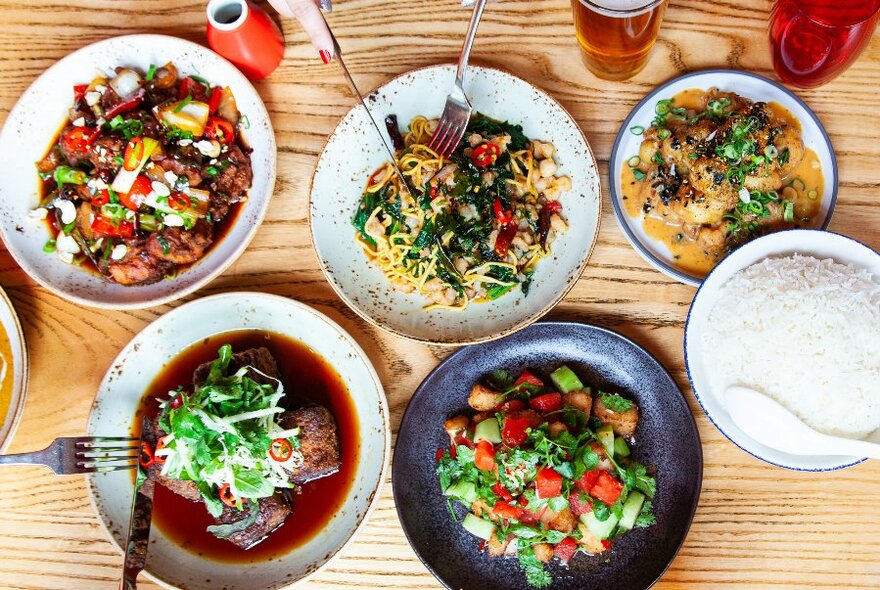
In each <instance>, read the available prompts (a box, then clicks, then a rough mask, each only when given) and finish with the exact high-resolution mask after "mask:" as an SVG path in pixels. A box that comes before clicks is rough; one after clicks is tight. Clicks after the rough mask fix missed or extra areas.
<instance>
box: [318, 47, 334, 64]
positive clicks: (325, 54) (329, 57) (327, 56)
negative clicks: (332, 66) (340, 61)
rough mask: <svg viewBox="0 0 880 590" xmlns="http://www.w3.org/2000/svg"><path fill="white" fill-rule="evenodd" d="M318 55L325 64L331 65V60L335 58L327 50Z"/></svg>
mask: <svg viewBox="0 0 880 590" xmlns="http://www.w3.org/2000/svg"><path fill="white" fill-rule="evenodd" d="M318 55H320V56H321V61H323V62H324V63H325V64H328V63H330V60H332V59H333V56H332V55H331V54H330V52H329V51H327V50H326V49H322V50H321V51H319V52H318Z"/></svg>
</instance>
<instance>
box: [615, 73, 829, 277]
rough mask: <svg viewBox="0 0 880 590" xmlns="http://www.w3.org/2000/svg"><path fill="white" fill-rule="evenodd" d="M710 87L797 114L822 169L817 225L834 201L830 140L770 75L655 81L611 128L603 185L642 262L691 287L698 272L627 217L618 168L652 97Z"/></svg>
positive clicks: (634, 148) (637, 140)
mask: <svg viewBox="0 0 880 590" xmlns="http://www.w3.org/2000/svg"><path fill="white" fill-rule="evenodd" d="M713 87H715V88H719V89H721V90H725V91H729V92H736V93H737V94H740V95H742V96H745V97H746V98H750V99H752V100H755V101H764V102H777V103H779V104H781V105H782V106H784V107H785V108H787V109H788V110H789V111H790V112H791V113H792V114H793V115H794V116H795V117H797V119H798V120H799V121H800V122H801V127H802V129H803V131H802V137H803V140H804V145H805V146H806V147H808V148H812V149H813V151H815V152H816V154H817V155H818V156H819V161H820V163H821V164H822V173H823V175H824V176H825V190H824V192H823V193H822V205H821V207H820V208H819V213H818V215H817V216H816V218H815V224H816V226H817V227H821V228H822V229H825V228H826V227H828V224H829V223H831V215H832V214H833V213H834V205H835V204H836V203H837V188H838V182H839V174H838V170H837V159H836V157H835V156H834V148H833V146H832V145H831V139H830V138H829V137H828V133H827V132H826V131H825V127H824V126H823V125H822V122H821V121H819V118H818V117H817V116H816V114H815V113H814V112H813V111H812V110H811V109H810V107H808V106H807V104H806V103H805V102H804V101H803V100H801V99H800V98H798V96H797V95H795V94H794V93H793V92H791V91H790V90H788V89H787V88H785V87H784V86H782V85H781V84H779V83H777V82H774V81H773V80H768V79H767V78H764V77H763V76H759V75H757V74H752V73H750V72H741V71H739V70H704V71H699V72H692V73H690V74H685V75H683V76H679V77H678V78H675V79H673V80H670V81H669V82H666V83H665V84H661V85H660V86H658V87H657V88H655V89H654V90H653V91H651V93H650V94H648V96H646V97H645V98H643V99H642V101H641V102H640V103H639V104H637V105H636V106H635V107H634V108H633V110H632V111H630V114H629V116H627V118H626V120H625V121H624V122H623V125H621V126H620V131H618V132H617V138H616V139H615V140H614V148H613V149H612V150H611V160H610V164H609V169H608V173H609V176H610V177H609V179H608V186H609V188H610V189H611V205H612V206H613V207H614V215H615V216H616V217H617V223H619V224H620V228H621V229H622V230H623V233H624V234H625V235H626V239H627V240H629V243H630V244H631V245H632V247H633V248H635V249H636V251H637V252H638V253H639V255H641V257H642V258H644V259H645V261H646V262H647V263H648V264H650V265H651V266H653V267H654V268H656V269H657V270H659V271H660V272H662V273H664V274H666V275H667V276H670V277H672V278H673V279H676V280H678V281H681V282H682V283H684V284H685V285H691V286H692V287H698V286H699V285H700V283H701V282H702V281H703V279H704V277H703V276H698V275H695V274H692V273H690V272H687V271H685V270H684V269H681V268H679V267H678V266H677V265H676V264H675V260H674V258H673V257H672V253H671V252H670V251H669V248H668V247H667V246H666V245H665V244H663V242H661V241H659V240H655V239H654V238H651V237H650V236H648V234H647V233H645V230H644V227H643V223H642V218H641V217H630V215H629V213H627V211H626V206H625V205H624V203H623V201H622V197H623V190H622V187H621V177H620V173H621V171H622V170H623V167H624V164H625V162H626V161H627V159H629V158H630V157H632V156H633V155H636V154H638V153H639V145H640V144H641V142H642V136H641V135H635V134H634V133H632V132H631V131H630V129H631V128H632V127H633V126H636V125H640V126H642V127H644V128H645V129H647V128H648V127H649V126H650V124H651V120H652V119H653V118H654V117H655V114H654V107H655V106H656V104H657V101H658V100H661V99H664V98H670V97H672V96H673V95H675V94H678V93H679V92H681V91H682V90H687V89H689V88H701V89H704V90H708V89H709V88H713Z"/></svg>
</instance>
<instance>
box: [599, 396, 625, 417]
mask: <svg viewBox="0 0 880 590" xmlns="http://www.w3.org/2000/svg"><path fill="white" fill-rule="evenodd" d="M599 397H600V399H601V400H602V403H603V404H605V407H607V408H608V409H609V410H611V411H612V412H616V413H618V414H620V413H622V412H628V411H629V410H631V409H632V407H633V403H632V402H631V401H629V400H628V399H626V398H625V397H621V396H620V395H618V394H616V393H601V394H600V395H599Z"/></svg>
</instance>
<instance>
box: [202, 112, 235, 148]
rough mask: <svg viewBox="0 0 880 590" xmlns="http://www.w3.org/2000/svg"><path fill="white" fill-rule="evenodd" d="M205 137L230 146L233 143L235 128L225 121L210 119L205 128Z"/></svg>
mask: <svg viewBox="0 0 880 590" xmlns="http://www.w3.org/2000/svg"><path fill="white" fill-rule="evenodd" d="M205 137H207V138H208V139H216V140H217V141H219V142H220V143H224V144H227V145H228V144H230V143H232V142H233V141H235V127H233V126H232V123H230V122H229V121H227V120H226V119H221V118H220V117H210V118H209V119H208V124H207V125H206V126H205Z"/></svg>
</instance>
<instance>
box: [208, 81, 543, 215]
mask: <svg viewBox="0 0 880 590" xmlns="http://www.w3.org/2000/svg"><path fill="white" fill-rule="evenodd" d="M221 98H223V89H222V88H220V87H219V86H214V87H213V88H212V89H211V97H210V98H209V99H208V112H209V113H211V114H212V115H213V114H214V113H216V112H217V108H218V107H219V106H220V99H221ZM545 207H546V205H545Z"/></svg>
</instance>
